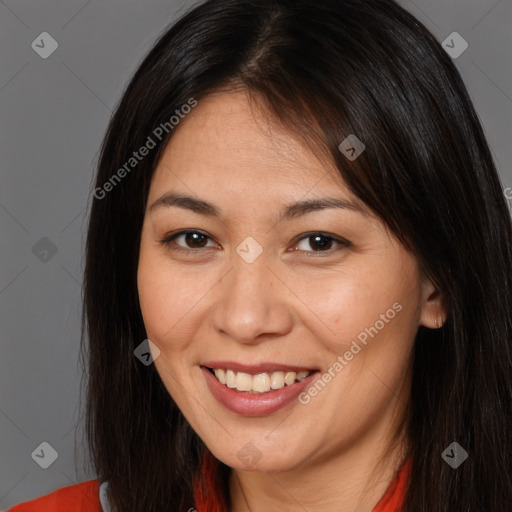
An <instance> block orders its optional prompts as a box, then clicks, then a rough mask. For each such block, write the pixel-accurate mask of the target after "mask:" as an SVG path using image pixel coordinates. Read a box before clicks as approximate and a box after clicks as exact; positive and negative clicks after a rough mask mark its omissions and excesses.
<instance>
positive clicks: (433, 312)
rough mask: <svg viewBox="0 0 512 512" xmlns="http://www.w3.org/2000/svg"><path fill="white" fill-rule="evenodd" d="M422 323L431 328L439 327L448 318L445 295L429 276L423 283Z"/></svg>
mask: <svg viewBox="0 0 512 512" xmlns="http://www.w3.org/2000/svg"><path fill="white" fill-rule="evenodd" d="M421 296H422V301H421V313H420V325H423V326H425V327H428V328H429V329H439V328H441V327H442V326H443V324H444V322H445V320H446V316H447V313H446V307H445V305H444V301H443V297H442V295H441V293H440V292H439V290H438V289H437V288H436V287H435V286H434V284H433V283H432V281H431V280H430V279H428V278H427V277H424V278H423V279H422V283H421Z"/></svg>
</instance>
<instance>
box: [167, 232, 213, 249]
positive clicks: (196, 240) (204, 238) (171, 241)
mask: <svg viewBox="0 0 512 512" xmlns="http://www.w3.org/2000/svg"><path fill="white" fill-rule="evenodd" d="M180 238H182V239H183V243H184V246H183V244H178V243H177V242H176V240H178V239H180ZM208 240H211V238H210V237H209V236H208V235H205V234H204V233H202V232H201V231H196V230H188V231H180V232H179V233H175V234H174V235H171V236H168V237H166V238H164V239H163V240H160V243H161V244H162V245H164V246H165V247H167V248H168V249H170V250H173V251H183V252H187V253H193V252H196V251H198V250H199V249H202V248H204V247H207V245H206V244H207V242H208Z"/></svg>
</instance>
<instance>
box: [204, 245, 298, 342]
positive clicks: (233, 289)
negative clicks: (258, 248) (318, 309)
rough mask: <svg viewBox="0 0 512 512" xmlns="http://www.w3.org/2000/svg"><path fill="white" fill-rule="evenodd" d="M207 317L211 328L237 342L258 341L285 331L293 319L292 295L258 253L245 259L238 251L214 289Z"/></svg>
mask: <svg viewBox="0 0 512 512" xmlns="http://www.w3.org/2000/svg"><path fill="white" fill-rule="evenodd" d="M217 293H218V296H217V297H218V298H217V300H216V301H215V302H214V304H213V306H212V308H211V311H210V318H211V323H212V327H213V329H215V330H216V331H217V332H218V333H220V334H222V335H224V336H228V337H230V338H232V339H234V340H236V341H238V342H239V343H244V344H258V343H261V342H263V341H265V340H268V339H273V338H275V337H276V336H284V335H285V334H287V333H288V332H289V331H290V330H291V328H292V323H293V314H292V304H291V303H290V302H289V300H287V299H289V298H290V297H292V296H293V295H292V294H291V292H290V291H289V290H288V288H287V287H286V286H285V284H284V283H283V282H282V278H281V279H280V278H279V276H278V275H277V274H276V273H275V271H274V270H272V269H271V267H270V266H269V265H268V262H267V260H266V259H265V258H264V257H262V256H260V257H259V258H257V259H256V260H255V261H253V262H252V263H248V262H246V261H244V260H243V258H241V257H239V256H238V255H237V256H236V257H235V258H234V264H233V268H232V270H231V271H230V272H228V273H227V275H225V276H224V278H223V279H222V281H221V283H219V285H218V289H217Z"/></svg>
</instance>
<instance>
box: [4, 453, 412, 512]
mask: <svg viewBox="0 0 512 512" xmlns="http://www.w3.org/2000/svg"><path fill="white" fill-rule="evenodd" d="M410 466H411V459H409V460H407V461H406V462H405V463H404V464H403V465H402V467H401V468H400V471H399V472H398V475H397V476H396V478H395V479H394V480H393V481H392V482H391V484H390V485H389V487H388V489H387V491H386V492H385V493H384V496H383V497H382V498H381V500H380V501H379V503H378V504H377V505H376V506H375V508H374V509H373V511H372V512H399V511H400V507H401V506H402V503H403V499H404V496H405V491H406V483H407V476H408V474H409V471H410ZM7 512H102V511H101V505H100V500H99V481H98V480H88V481H87V482H82V483H79V484H75V485H69V486H67V487H62V488H61V489H57V490H56V491H54V492H52V493H51V494H48V495H46V496H42V497H41V498H37V499H35V500H32V501H27V502H26V503H21V504H19V505H16V506H14V507H12V508H10V509H9V510H8V511H7Z"/></svg>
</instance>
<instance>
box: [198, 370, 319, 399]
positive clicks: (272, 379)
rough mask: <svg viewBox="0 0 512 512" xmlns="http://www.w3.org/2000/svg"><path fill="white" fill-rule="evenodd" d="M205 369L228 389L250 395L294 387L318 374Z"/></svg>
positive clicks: (307, 371) (306, 371)
mask: <svg viewBox="0 0 512 512" xmlns="http://www.w3.org/2000/svg"><path fill="white" fill-rule="evenodd" d="M205 368H206V369H207V370H208V371H209V372H210V373H211V374H212V375H213V376H214V377H215V378H216V379H217V380H218V381H219V382H220V383H221V384H224V386H226V387H227V388H230V389H233V390H235V391H240V392H244V393H250V394H265V393H272V392H273V391H277V390H279V389H283V388H284V387H287V386H292V385H293V384H295V383H297V382H300V381H302V380H304V379H305V378H306V377H309V376H310V375H311V374H313V373H315V372H316V370H305V371H299V372H293V371H284V370H283V371H280V370H278V371H274V372H263V373H258V374H255V375H252V374H250V373H245V372H236V371H233V370H227V369H225V368H208V367H205Z"/></svg>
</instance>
